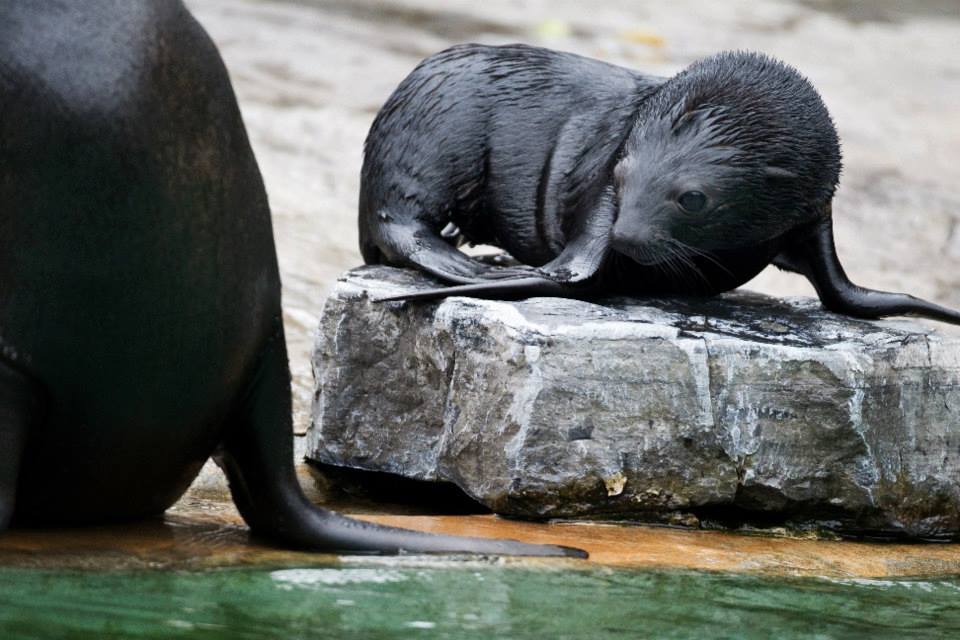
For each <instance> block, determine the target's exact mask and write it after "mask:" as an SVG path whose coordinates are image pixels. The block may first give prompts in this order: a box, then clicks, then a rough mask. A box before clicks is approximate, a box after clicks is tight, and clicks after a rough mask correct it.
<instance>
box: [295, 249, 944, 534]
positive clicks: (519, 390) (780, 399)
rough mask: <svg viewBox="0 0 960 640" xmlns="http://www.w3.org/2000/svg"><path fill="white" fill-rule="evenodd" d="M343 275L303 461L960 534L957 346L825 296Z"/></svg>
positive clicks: (723, 515)
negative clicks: (411, 295)
mask: <svg viewBox="0 0 960 640" xmlns="http://www.w3.org/2000/svg"><path fill="white" fill-rule="evenodd" d="M428 286H434V283H433V281H431V280H429V279H427V278H426V277H424V276H421V275H419V274H416V273H414V272H410V271H405V270H398V269H391V268H386V267H363V268H359V269H355V270H353V271H350V272H348V273H347V274H346V275H345V276H344V277H343V278H342V279H341V280H340V282H339V283H338V285H337V287H336V289H335V291H334V293H333V294H332V296H331V297H330V298H329V300H328V301H327V303H326V305H325V308H324V311H323V316H322V319H321V324H320V328H319V331H318V335H317V344H316V350H315V355H314V372H315V377H316V381H317V391H316V396H315V403H314V412H313V418H314V423H313V426H312V428H311V431H310V433H309V435H308V457H310V458H312V459H314V460H316V461H318V462H321V463H324V464H329V465H337V466H344V467H351V468H355V469H364V470H369V471H378V472H388V473H395V474H400V475H403V476H406V477H410V478H415V479H422V480H437V481H448V482H453V483H455V484H457V485H458V486H459V487H460V488H462V489H463V490H464V491H465V492H466V493H467V494H468V495H470V496H472V497H473V498H475V499H476V500H478V501H479V502H481V503H483V504H485V505H487V506H489V507H490V508H491V509H493V510H494V511H497V512H498V513H502V514H507V515H512V516H519V517H525V518H602V519H625V520H657V521H671V522H681V523H688V524H695V523H697V522H698V521H703V520H705V519H706V520H710V521H714V522H721V523H726V524H734V523H738V522H742V521H746V522H759V523H766V524H771V523H776V524H781V523H786V524H790V525H794V526H801V527H803V526H813V527H817V528H825V529H828V530H834V531H837V532H839V533H842V534H852V535H859V534H867V535H880V536H909V537H920V538H952V537H956V536H957V535H958V534H960V424H958V416H960V340H958V339H957V338H955V337H952V336H947V335H943V334H939V333H937V332H936V331H933V330H931V329H929V328H927V327H925V326H921V325H917V324H913V323H910V322H904V321H896V322H894V321H886V322H865V321H859V320H854V319H849V318H844V317H841V316H837V315H834V314H830V313H827V312H825V311H823V310H822V309H821V307H820V305H819V303H818V302H817V301H816V300H809V299H786V300H777V299H772V298H768V297H763V296H759V295H756V294H750V293H743V292H738V293H732V294H727V295H724V296H721V297H718V298H713V299H703V300H655V299H644V300H631V299H623V298H619V299H609V300H604V301H602V303H588V302H583V301H575V300H565V299H558V298H538V299H531V300H527V301H521V302H503V301H487V300H477V299H471V298H462V297H461V298H450V299H447V300H444V301H441V302H438V303H373V302H371V300H370V298H371V297H373V298H376V297H378V296H381V295H385V294H387V293H391V292H396V291H399V290H403V289H408V288H414V289H416V288H422V287H428Z"/></svg>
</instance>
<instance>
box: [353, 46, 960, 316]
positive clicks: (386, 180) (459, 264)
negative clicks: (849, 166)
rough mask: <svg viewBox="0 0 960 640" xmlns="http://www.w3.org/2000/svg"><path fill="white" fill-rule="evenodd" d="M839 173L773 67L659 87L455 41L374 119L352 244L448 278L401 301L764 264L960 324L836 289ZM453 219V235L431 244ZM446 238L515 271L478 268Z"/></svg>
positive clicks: (717, 69) (722, 274) (827, 140)
mask: <svg viewBox="0 0 960 640" xmlns="http://www.w3.org/2000/svg"><path fill="white" fill-rule="evenodd" d="M839 175H840V150H839V142H838V139H837V134H836V131H835V129H834V126H833V123H832V121H831V119H830V116H829V114H828V112H827V109H826V107H825V106H824V104H823V102H822V101H821V99H820V97H819V95H818V94H817V92H816V90H815V89H814V88H813V87H812V85H811V84H810V83H809V82H808V81H807V80H806V79H805V78H803V77H802V76H801V75H800V74H799V73H798V72H797V71H796V70H794V69H792V68H791V67H788V66H787V65H784V64H783V63H781V62H778V61H776V60H773V59H771V58H769V57H767V56H764V55H761V54H755V53H743V52H737V53H722V54H719V55H716V56H712V57H709V58H706V59H704V60H701V61H698V62H696V63H694V64H693V65H691V66H690V67H688V68H687V69H686V70H684V71H683V72H681V73H680V74H678V75H676V76H674V77H672V78H669V79H665V78H659V77H653V76H648V75H644V74H641V73H637V72H635V71H631V70H629V69H624V68H621V67H617V66H614V65H610V64H606V63H603V62H599V61H596V60H590V59H587V58H583V57H580V56H576V55H573V54H568V53H561V52H556V51H550V50H547V49H540V48H535V47H528V46H523V45H510V46H504V47H486V46H479V45H464V46H458V47H454V48H451V49H448V50H446V51H443V52H440V53H438V54H436V55H434V56H431V57H429V58H427V59H426V60H424V61H423V62H422V63H421V64H420V65H419V66H418V67H417V68H416V69H414V71H413V72H412V73H411V74H410V75H409V76H408V77H407V78H406V79H405V80H404V81H403V82H402V83H401V84H400V86H399V87H398V88H397V90H396V91H395V92H394V94H393V95H392V96H390V98H389V100H388V101H387V102H386V104H385V105H384V106H383V108H382V109H381V111H380V113H379V114H378V115H377V118H376V120H375V121H374V123H373V126H372V127H371V129H370V133H369V136H368V138H367V143H366V153H365V157H364V164H363V170H362V175H361V193H360V207H359V227H360V248H361V252H362V254H363V257H364V260H365V261H366V262H367V263H388V264H394V265H400V266H414V267H418V268H421V269H423V270H425V271H427V272H429V273H431V274H433V275H435V276H437V277H439V278H440V279H442V280H445V281H447V282H450V283H453V284H459V285H462V286H458V287H450V288H447V289H436V290H432V291H429V292H423V293H418V294H416V295H408V296H403V295H401V296H397V297H398V298H426V297H440V296H443V295H452V294H472V295H485V296H492V297H496V296H511V297H515V296H523V295H535V294H556V295H570V296H577V297H583V296H592V295H598V294H601V293H611V292H615V293H626V294H664V293H666V294H713V293H718V292H721V291H726V290H729V289H732V288H735V287H737V286H739V285H741V284H743V283H744V282H746V281H747V280H749V279H751V278H752V277H753V276H755V275H756V274H757V273H759V272H760V271H761V270H762V269H763V268H764V267H765V266H767V265H768V264H770V263H771V262H773V263H775V264H777V265H778V266H780V267H782V268H785V269H790V270H793V271H797V272H800V273H803V274H804V275H806V276H807V277H808V278H810V279H811V281H812V282H813V283H814V285H815V286H816V287H817V289H818V291H819V292H820V296H821V299H822V300H823V301H824V303H825V304H827V306H829V307H830V308H833V309H835V310H838V311H842V312H845V313H850V314H852V315H860V316H864V317H876V316H879V315H885V314H887V313H917V314H920V315H928V316H932V317H937V318H939V319H944V320H950V321H957V320H960V316H958V315H957V314H955V313H954V312H952V311H950V310H946V309H943V308H941V307H937V306H936V305H931V304H930V303H925V302H923V301H918V300H916V299H914V298H911V297H908V296H899V295H898V294H887V293H883V292H871V291H869V290H866V289H862V288H859V287H856V285H853V284H852V283H850V282H849V281H848V280H847V279H846V277H845V275H843V271H842V268H841V267H840V265H839V262H838V261H837V259H836V255H835V252H834V251H833V241H832V227H831V209H830V204H831V201H832V198H833V195H834V191H835V189H836V186H837V183H838V180H839ZM690 191H695V192H700V193H704V194H706V196H707V199H708V204H709V206H708V207H707V209H706V210H703V211H699V212H697V213H690V212H689V211H685V210H683V209H682V208H681V207H680V206H679V204H678V198H679V196H680V195H681V194H683V193H685V192H690ZM451 223H452V225H453V226H455V227H456V231H455V232H454V233H457V232H458V233H459V236H458V237H448V238H442V237H441V230H443V229H444V228H445V227H447V228H448V229H450V227H448V225H449V224H451ZM448 235H453V234H448ZM456 241H468V242H472V243H483V244H493V245H495V246H498V247H501V248H502V249H504V250H505V251H507V252H508V253H509V254H511V255H512V256H513V257H515V258H516V259H517V260H519V261H520V262H521V263H524V265H527V266H526V267H514V268H510V269H498V268H495V267H488V266H481V265H478V264H477V263H476V262H475V261H472V260H469V259H468V258H466V257H465V256H464V255H463V254H462V253H461V252H459V251H456V250H455V246H454V243H455V242H456ZM890 296H893V297H890Z"/></svg>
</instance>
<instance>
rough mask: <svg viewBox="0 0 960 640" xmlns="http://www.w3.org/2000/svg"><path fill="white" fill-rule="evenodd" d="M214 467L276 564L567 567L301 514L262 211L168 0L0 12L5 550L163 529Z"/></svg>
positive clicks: (231, 122) (234, 115)
mask: <svg viewBox="0 0 960 640" xmlns="http://www.w3.org/2000/svg"><path fill="white" fill-rule="evenodd" d="M215 451H219V453H220V457H221V461H222V465H223V467H224V468H225V470H226V472H227V475H228V478H229V480H230V489H231V492H232V493H233V496H234V499H235V501H236V504H237V507H238V508H239V510H240V512H241V514H242V515H243V517H244V519H245V520H246V521H247V523H248V524H249V525H250V526H251V528H252V529H253V530H254V531H255V532H257V533H259V534H260V535H262V536H265V537H268V538H270V539H272V540H274V541H276V542H278V543H280V544H283V545H286V546H295V547H306V548H313V549H324V550H338V551H339V550H349V551H353V552H384V553H395V552H398V551H400V550H408V551H425V552H471V553H472V552H477V553H493V554H496V553H510V554H532V555H557V554H563V553H566V552H567V551H566V550H563V549H560V548H557V547H550V546H542V545H524V544H521V543H515V542H511V541H499V540H481V539H472V538H456V537H452V536H433V535H426V534H421V533H415V532H410V531H403V530H399V529H390V528H386V527H379V526H375V525H370V524H365V523H361V522H357V521H354V520H350V519H348V518H344V517H341V516H339V515H337V514H335V513H332V512H329V511H326V510H324V509H320V508H318V507H315V506H314V505H312V504H311V503H310V502H309V501H308V500H307V499H306V498H305V497H304V495H303V493H302V492H301V490H300V487H299V485H298V484H297V480H296V476H295V474H294V467H293V450H292V425H291V413H290V375H289V370H288V366H287V355H286V347H285V344H284V335H283V324H282V321H281V307H280V277H279V273H278V269H277V260H276V254H275V251H274V244H273V235H272V231H271V221H270V210H269V208H268V205H267V197H266V193H265V192H264V188H263V183H262V181H261V178H260V173H259V170H258V168H257V164H256V161H255V159H254V157H253V153H252V151H251V149H250V145H249V143H248V141H247V135H246V132H245V130H244V127H243V123H242V121H241V119H240V113H239V110H238V108H237V104H236V100H235V98H234V94H233V90H232V88H231V86H230V82H229V78H228V77H227V73H226V70H225V69H224V67H223V64H222V62H221V60H220V57H219V55H218V53H217V51H216V48H215V47H214V45H213V43H211V42H210V40H209V38H208V37H207V35H206V34H205V33H204V32H203V30H202V28H201V27H200V26H199V25H198V24H197V23H196V22H195V21H194V20H193V18H192V17H191V16H190V14H189V13H188V12H187V10H186V9H185V8H184V7H183V6H182V5H181V4H180V3H179V2H172V1H171V2H151V1H148V0H88V1H85V2H78V3H69V2H68V3H63V2H45V1H37V2H6V3H0V532H2V531H3V529H4V528H6V527H7V525H8V524H9V523H10V521H11V519H14V520H16V521H17V522H28V523H35V524H36V523H41V524H64V523H67V524H73V523H97V522H105V521H111V520H126V519H131V518H138V517H143V516H148V515H155V514H159V513H162V512H163V511H164V510H165V509H166V508H168V507H169V506H170V505H171V504H173V503H174V502H175V501H176V500H177V499H178V498H179V497H180V496H181V495H182V494H183V492H184V491H185V490H186V489H187V487H188V486H189V485H190V483H191V481H192V480H193V479H194V477H196V475H197V472H198V471H199V470H200V468H201V466H202V465H203V464H204V462H205V461H206V460H207V459H208V458H209V457H210V456H211V455H212V454H213V453H214V452H215Z"/></svg>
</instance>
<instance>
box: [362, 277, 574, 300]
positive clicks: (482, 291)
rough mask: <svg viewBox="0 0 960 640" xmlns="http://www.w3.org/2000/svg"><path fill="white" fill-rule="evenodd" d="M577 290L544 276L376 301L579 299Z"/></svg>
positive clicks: (461, 286) (440, 289) (512, 279)
mask: <svg viewBox="0 0 960 640" xmlns="http://www.w3.org/2000/svg"><path fill="white" fill-rule="evenodd" d="M577 291H578V289H577V287H574V286H571V285H569V284H565V283H562V282H557V281H555V280H550V279H549V278H544V277H541V276H531V277H526V278H509V279H506V280H496V281H493V282H481V283H477V284H462V285H458V286H453V287H437V288H436V289H424V290H421V291H409V292H406V293H398V294H395V295H391V296H386V297H383V298H375V299H374V300H373V301H374V302H394V301H400V300H403V301H408V300H437V299H439V298H449V297H451V296H470V297H473V298H494V299H502V300H517V299H520V298H533V297H536V296H564V297H568V298H576V297H578V296H577V295H576V292H577Z"/></svg>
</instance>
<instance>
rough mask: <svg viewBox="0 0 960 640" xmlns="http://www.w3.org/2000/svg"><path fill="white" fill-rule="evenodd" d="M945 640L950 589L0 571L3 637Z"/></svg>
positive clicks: (585, 575)
mask: <svg viewBox="0 0 960 640" xmlns="http://www.w3.org/2000/svg"><path fill="white" fill-rule="evenodd" d="M905 637H909V638H951V637H960V579H940V578H938V579H931V580H850V581H836V580H825V579H813V578H804V579H771V578H760V577H752V576H743V575H724V574H704V573H692V572H649V571H629V570H605V569H590V570H583V569H580V570H577V569H569V568H565V569H538V568H532V569H531V568H518V567H516V566H503V565H496V564H483V563H478V562H473V563H451V562H447V563H442V562H439V561H434V562H426V563H420V562H418V561H411V560H407V561H402V560H401V561H380V562H372V563H371V562H354V563H350V562H348V563H346V564H341V565H337V566H331V567H320V568H310V569H278V570H274V571H270V570H264V569H220V570H213V571H205V572H175V571H174V572H168V571H153V572H138V573H129V572H128V573H123V572H89V571H88V572H69V573H64V572H52V571H41V570H28V569H0V638H3V640H19V639H22V638H63V639H69V638H84V639H88V638H96V639H100V638H191V639H192V638H231V639H244V638H251V639H252V638H257V639H261V638H285V639H293V638H364V639H377V638H455V639H457V640H460V639H470V638H484V639H486V638H549V639H551V640H553V639H560V638H589V639H591V640H597V639H601V638H777V639H784V638H871V639H874V638H905Z"/></svg>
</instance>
